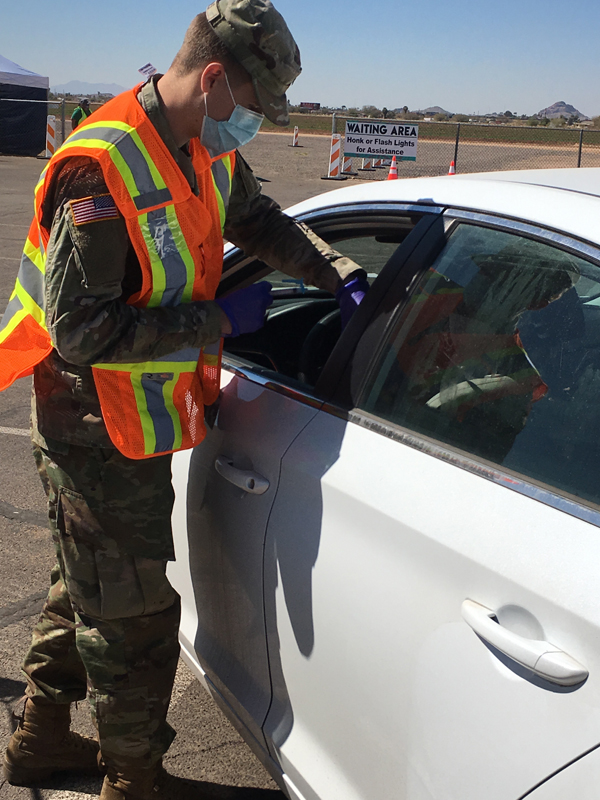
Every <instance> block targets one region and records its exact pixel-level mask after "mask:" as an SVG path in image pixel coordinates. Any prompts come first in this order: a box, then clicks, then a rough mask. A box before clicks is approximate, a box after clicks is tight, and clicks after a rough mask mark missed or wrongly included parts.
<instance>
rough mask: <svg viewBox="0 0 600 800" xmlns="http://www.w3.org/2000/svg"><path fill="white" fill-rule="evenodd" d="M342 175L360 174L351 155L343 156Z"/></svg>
mask: <svg viewBox="0 0 600 800" xmlns="http://www.w3.org/2000/svg"><path fill="white" fill-rule="evenodd" d="M342 175H358V173H357V172H356V171H355V169H354V163H353V161H352V158H351V156H342Z"/></svg>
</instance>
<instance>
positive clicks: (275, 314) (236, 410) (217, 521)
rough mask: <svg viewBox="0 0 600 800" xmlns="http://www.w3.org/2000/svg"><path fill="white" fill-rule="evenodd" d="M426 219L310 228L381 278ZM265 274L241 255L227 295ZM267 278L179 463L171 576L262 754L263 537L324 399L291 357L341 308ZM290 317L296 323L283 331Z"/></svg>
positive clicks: (221, 684) (341, 213)
mask: <svg viewBox="0 0 600 800" xmlns="http://www.w3.org/2000/svg"><path fill="white" fill-rule="evenodd" d="M425 210H427V211H428V210H429V209H425ZM434 211H435V210H434ZM438 211H439V210H438ZM423 213H424V209H422V208H421V209H419V208H418V207H410V208H407V207H404V206H394V205H393V204H390V205H389V206H386V208H385V209H383V210H382V209H379V210H378V209H377V208H366V207H364V206H351V207H347V208H344V209H342V210H340V209H337V210H336V211H335V212H332V211H331V210H326V211H322V212H320V213H317V214H313V215H312V216H311V217H310V218H309V219H308V222H309V223H310V224H311V225H312V226H313V227H315V228H316V229H318V230H319V233H320V234H321V235H323V236H325V237H326V238H328V239H335V240H336V246H338V247H339V248H340V249H341V250H342V252H344V254H345V255H347V256H349V257H353V258H355V259H356V260H357V261H358V262H359V263H360V264H361V265H362V266H364V267H365V269H366V270H367V272H368V273H369V274H370V276H371V279H372V280H374V279H375V277H376V276H377V274H378V273H379V271H380V270H381V268H382V267H383V265H384V264H385V262H386V261H387V260H388V258H389V255H390V254H392V253H394V252H395V251H396V250H397V249H398V243H399V242H401V241H402V240H403V239H404V238H405V237H406V236H407V235H408V234H409V233H410V231H411V230H412V228H413V227H414V226H415V225H416V223H417V222H418V220H419V219H420V216H421V215H422V214H423ZM419 235H420V234H417V236H419ZM376 238H380V239H382V241H380V242H376ZM267 272H269V270H268V268H266V267H265V265H264V264H261V263H260V262H252V261H251V260H249V259H245V260H244V259H243V256H242V255H241V254H240V253H239V252H237V251H234V252H232V253H230V255H229V257H228V260H227V261H226V264H225V269H224V277H223V285H224V287H226V289H227V290H228V291H230V290H235V289H236V288H239V287H240V286H242V285H247V284H248V283H249V282H252V281H254V280H256V279H264V277H265V273H267ZM267 277H268V278H269V280H271V281H272V282H273V283H274V284H275V285H276V294H275V298H276V299H275V306H274V308H273V310H272V311H271V312H270V315H269V320H268V322H267V325H266V326H265V328H264V329H263V330H262V331H260V332H258V333H257V334H255V335H251V336H245V337H238V339H232V340H230V341H228V342H226V347H227V348H228V352H225V354H224V360H223V373H222V384H221V388H222V391H221V396H220V398H219V401H218V405H217V406H216V407H215V409H212V410H211V411H210V412H209V418H210V423H209V428H208V433H207V436H206V439H205V440H204V441H203V442H202V444H201V445H200V446H199V447H197V448H196V449H195V450H193V451H192V452H191V453H190V452H188V453H179V454H176V456H175V457H174V459H173V472H174V486H175V488H176V503H175V510H174V517H173V527H174V538H175V547H176V562H175V563H174V564H172V565H170V567H169V577H170V579H171V581H172V583H173V585H174V586H175V588H176V589H177V590H178V592H179V593H180V595H181V597H182V623H181V630H180V640H181V644H182V650H183V654H184V657H185V658H186V660H187V661H188V663H189V664H190V665H191V666H192V667H193V668H194V669H195V670H196V672H197V673H198V674H201V675H202V676H203V678H204V679H205V681H206V682H207V684H208V686H209V688H210V689H211V691H212V692H213V693H214V694H215V696H216V697H217V698H218V699H219V701H220V702H221V703H225V704H226V706H227V707H228V708H227V710H228V712H229V713H230V714H232V715H234V716H235V717H237V718H238V720H239V721H240V722H241V724H242V725H243V727H244V728H245V730H246V735H248V734H250V736H251V737H252V739H251V744H252V745H254V746H255V748H258V749H259V750H260V749H261V748H262V749H264V750H265V751H266V749H267V745H266V742H265V740H264V735H263V732H262V725H263V723H264V720H265V718H266V716H267V712H268V709H269V707H270V703H271V675H270V666H269V659H268V651H267V637H266V628H265V617H264V585H263V580H264V566H263V558H264V540H265V534H266V527H267V521H268V517H269V514H270V511H271V508H272V504H273V500H274V497H275V494H276V490H277V486H278V480H279V470H280V466H281V459H282V457H283V455H284V453H285V452H286V450H287V449H288V447H289V446H290V445H291V443H292V442H293V441H294V439H295V438H296V437H297V436H298V434H299V433H300V432H301V431H302V429H303V428H304V427H305V426H306V425H307V424H308V423H309V422H310V420H311V419H312V418H313V417H314V416H315V414H316V413H317V412H318V409H319V408H320V407H321V405H322V403H323V395H322V394H321V395H319V394H317V393H316V392H315V390H314V388H313V387H312V386H310V385H309V384H307V383H306V381H304V382H303V381H301V380H299V379H298V368H297V367H298V365H297V364H296V366H290V363H291V362H290V363H288V362H289V361H290V359H288V358H286V350H292V349H293V348H294V347H295V348H296V350H298V348H299V350H300V352H299V353H298V352H297V353H296V356H297V360H299V361H306V358H305V356H307V354H308V355H310V352H312V350H310V351H307V350H306V348H304V346H303V345H302V341H300V339H299V338H298V333H299V331H302V330H303V326H304V328H306V330H307V331H308V330H310V329H312V327H313V326H314V325H315V323H316V322H318V321H319V320H320V318H321V317H323V316H324V315H325V316H326V317H327V318H330V317H331V316H332V314H331V307H332V306H333V307H336V303H335V300H333V298H331V296H327V295H326V293H322V292H318V291H316V292H311V291H309V290H307V289H306V287H304V286H296V285H295V284H294V282H293V281H291V282H288V279H287V278H286V277H285V276H283V275H275V276H273V275H272V274H270V275H267ZM286 287H289V288H286ZM321 306H322V308H321ZM286 316H289V317H291V322H290V323H289V324H288V326H287V328H286V327H285V325H284V323H285V318H286ZM333 316H334V317H335V316H336V315H335V313H334V314H333ZM333 322H334V323H335V322H336V320H335V319H334V320H333ZM337 323H338V327H339V320H337ZM282 325H284V327H282ZM326 333H327V334H328V335H329V333H331V331H330V330H329V328H327V330H326ZM338 335H339V334H338ZM313 338H314V337H313ZM311 341H312V340H311ZM320 358H323V353H322V348H319V347H317V351H316V355H315V356H314V359H316V360H317V361H318V360H319V359H320ZM314 359H313V360H314ZM310 361H311V359H310V358H309V362H308V365H305V367H303V369H305V371H306V372H311V371H312V370H311V369H310V367H311V366H312V365H311V363H310ZM265 364H266V367H268V366H269V365H272V366H274V367H279V369H280V370H283V369H286V370H287V373H288V374H284V372H282V371H279V372H276V371H274V370H273V369H268V368H266V367H265ZM215 412H216V413H215Z"/></svg>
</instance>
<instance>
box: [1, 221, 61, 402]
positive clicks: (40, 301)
mask: <svg viewBox="0 0 600 800" xmlns="http://www.w3.org/2000/svg"><path fill="white" fill-rule="evenodd" d="M44 270H45V258H44V252H43V246H42V244H41V237H40V233H39V229H38V226H37V222H36V220H34V221H33V222H32V223H31V226H30V228H29V233H28V235H27V239H26V241H25V247H24V248H23V253H22V255H21V264H20V267H19V273H18V275H17V280H16V282H15V288H14V290H13V293H12V294H11V296H10V299H9V301H8V306H7V307H6V310H5V312H4V315H3V316H2V319H1V320H0V347H1V348H2V349H3V350H5V351H7V352H5V353H3V354H2V357H0V390H1V389H4V388H6V387H7V386H10V385H11V384H12V383H14V381H16V380H18V379H19V378H23V377H26V376H27V375H31V373H32V371H33V368H34V367H35V365H36V364H38V363H39V361H40V360H41V359H40V353H43V356H42V358H45V357H46V356H47V355H48V353H50V351H51V350H52V344H51V342H50V336H49V335H48V331H47V329H46V319H45V314H44ZM11 351H12V352H11Z"/></svg>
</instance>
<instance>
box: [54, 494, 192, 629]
mask: <svg viewBox="0 0 600 800" xmlns="http://www.w3.org/2000/svg"><path fill="white" fill-rule="evenodd" d="M56 525H57V534H58V539H59V541H58V545H59V550H60V555H61V559H62V562H63V563H62V568H63V572H64V580H65V584H66V587H67V590H68V592H69V596H70V598H71V602H72V604H73V607H74V608H75V610H76V611H80V612H82V613H83V614H85V615H87V616H90V617H92V618H95V619H106V620H109V619H122V618H127V617H139V616H145V615H148V614H156V613H159V612H160V611H163V610H164V609H166V608H168V607H169V606H171V605H172V604H173V603H174V601H175V600H176V598H177V594H176V592H175V591H174V589H173V588H172V587H171V585H170V584H169V582H168V580H167V577H166V561H161V560H156V559H148V558H143V557H141V556H133V555H129V554H127V553H124V552H122V550H121V548H120V547H119V545H118V543H117V542H116V541H115V540H114V539H112V538H111V536H110V531H105V530H103V529H102V527H101V526H100V524H99V523H98V521H97V519H96V517H95V516H94V514H93V512H92V510H91V509H90V507H89V506H88V504H87V502H86V500H85V497H84V496H83V495H82V494H79V493H78V492H75V491H73V490H72V489H67V488H64V487H60V489H59V496H58V508H57V520H56Z"/></svg>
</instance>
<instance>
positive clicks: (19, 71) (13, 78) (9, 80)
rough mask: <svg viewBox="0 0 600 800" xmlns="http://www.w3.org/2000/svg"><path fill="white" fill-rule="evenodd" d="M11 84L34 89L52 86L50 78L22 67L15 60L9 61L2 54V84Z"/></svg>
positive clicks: (0, 65) (0, 61)
mask: <svg viewBox="0 0 600 800" xmlns="http://www.w3.org/2000/svg"><path fill="white" fill-rule="evenodd" d="M2 83H4V84H7V85H9V86H27V87H30V88H34V89H46V91H48V89H49V87H50V80H49V79H48V78H44V76H43V75H38V74H37V72H30V70H28V69H25V68H24V67H20V66H19V65H18V64H15V62H14V61H9V59H8V58H4V56H3V55H0V84H2Z"/></svg>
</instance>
